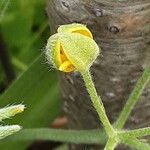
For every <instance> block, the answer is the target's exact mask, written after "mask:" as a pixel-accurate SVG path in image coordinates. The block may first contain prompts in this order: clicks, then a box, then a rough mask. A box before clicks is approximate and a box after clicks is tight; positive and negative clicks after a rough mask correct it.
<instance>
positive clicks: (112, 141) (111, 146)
mask: <svg viewBox="0 0 150 150" xmlns="http://www.w3.org/2000/svg"><path fill="white" fill-rule="evenodd" d="M116 145H117V142H116V140H115V139H114V138H111V139H109V140H108V141H107V144H106V146H105V148H104V150H114V148H115V147H116Z"/></svg>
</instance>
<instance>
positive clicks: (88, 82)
mask: <svg viewBox="0 0 150 150" xmlns="http://www.w3.org/2000/svg"><path fill="white" fill-rule="evenodd" d="M81 74H82V76H83V80H84V82H85V86H86V88H87V91H88V93H89V95H90V97H91V101H92V103H93V106H94V108H95V110H96V111H97V113H98V116H99V119H100V121H101V122H102V124H103V126H104V128H105V131H106V133H107V135H108V136H109V137H112V136H113V135H114V133H115V131H114V129H113V127H112V125H111V124H110V122H109V120H108V117H107V115H106V112H105V108H104V106H103V103H102V100H101V98H100V96H98V95H97V92H96V89H95V86H94V83H93V81H92V77H91V74H90V72H89V71H85V72H81Z"/></svg>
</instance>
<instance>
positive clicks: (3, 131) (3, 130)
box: [0, 125, 22, 139]
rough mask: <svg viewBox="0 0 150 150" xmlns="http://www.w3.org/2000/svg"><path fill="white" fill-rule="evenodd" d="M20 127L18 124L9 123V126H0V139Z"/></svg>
mask: <svg viewBox="0 0 150 150" xmlns="http://www.w3.org/2000/svg"><path fill="white" fill-rule="evenodd" d="M21 129H22V127H21V126H19V125H10V126H0V139H3V138H5V137H6V136H9V135H11V134H13V133H15V132H18V131H19V130H21Z"/></svg>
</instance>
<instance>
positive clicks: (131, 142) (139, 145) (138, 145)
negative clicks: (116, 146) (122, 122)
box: [122, 138, 150, 150]
mask: <svg viewBox="0 0 150 150" xmlns="http://www.w3.org/2000/svg"><path fill="white" fill-rule="evenodd" d="M122 142H123V143H124V144H126V145H128V146H130V147H132V148H135V149H137V150H150V145H149V144H148V143H145V142H143V141H140V140H138V139H136V138H124V139H122Z"/></svg>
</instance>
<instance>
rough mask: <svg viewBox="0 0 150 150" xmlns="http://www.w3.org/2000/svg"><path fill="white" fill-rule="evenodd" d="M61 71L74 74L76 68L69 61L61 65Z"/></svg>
mask: <svg viewBox="0 0 150 150" xmlns="http://www.w3.org/2000/svg"><path fill="white" fill-rule="evenodd" d="M59 70H60V71H63V72H72V71H74V70H75V68H74V66H73V65H72V64H71V62H70V61H69V60H67V61H65V62H63V63H62V64H61V65H60V67H59Z"/></svg>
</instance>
